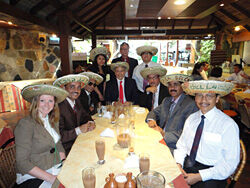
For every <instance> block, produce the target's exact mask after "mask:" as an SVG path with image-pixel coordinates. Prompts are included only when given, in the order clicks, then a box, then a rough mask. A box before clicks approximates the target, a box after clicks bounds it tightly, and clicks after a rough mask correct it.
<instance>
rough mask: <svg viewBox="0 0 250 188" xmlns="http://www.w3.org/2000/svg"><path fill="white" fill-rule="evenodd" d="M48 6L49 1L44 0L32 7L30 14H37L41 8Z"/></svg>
mask: <svg viewBox="0 0 250 188" xmlns="http://www.w3.org/2000/svg"><path fill="white" fill-rule="evenodd" d="M46 6H48V3H47V1H46V0H42V1H40V2H38V3H37V4H36V5H35V6H33V7H32V8H31V9H30V14H32V15H35V14H36V13H37V12H39V11H40V10H42V9H43V8H45V7H46Z"/></svg>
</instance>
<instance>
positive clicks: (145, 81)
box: [142, 64, 148, 91]
mask: <svg viewBox="0 0 250 188" xmlns="http://www.w3.org/2000/svg"><path fill="white" fill-rule="evenodd" d="M147 67H148V65H147V64H146V65H145V68H147ZM147 85H148V80H147V79H145V78H144V79H143V86H142V88H143V91H145V87H146V86H147Z"/></svg>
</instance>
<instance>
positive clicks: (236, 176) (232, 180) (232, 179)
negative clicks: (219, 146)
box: [228, 140, 247, 188]
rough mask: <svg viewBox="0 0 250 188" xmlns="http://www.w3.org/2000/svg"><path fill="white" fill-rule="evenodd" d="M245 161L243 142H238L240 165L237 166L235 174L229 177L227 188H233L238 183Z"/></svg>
mask: <svg viewBox="0 0 250 188" xmlns="http://www.w3.org/2000/svg"><path fill="white" fill-rule="evenodd" d="M246 159H247V153H246V148H245V145H244V143H243V141H242V140H240V164H239V165H238V168H237V169H236V171H235V173H234V174H232V175H231V177H230V183H229V185H228V188H233V187H234V185H235V183H236V182H237V181H238V179H239V177H240V175H241V173H242V171H243V169H244V167H245V165H246Z"/></svg>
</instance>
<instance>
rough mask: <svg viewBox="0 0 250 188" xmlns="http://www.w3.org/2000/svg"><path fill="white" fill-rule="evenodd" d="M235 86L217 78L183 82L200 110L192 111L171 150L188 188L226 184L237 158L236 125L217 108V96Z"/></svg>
mask: <svg viewBox="0 0 250 188" xmlns="http://www.w3.org/2000/svg"><path fill="white" fill-rule="evenodd" d="M233 87H234V85H233V84H232V83H228V82H220V81H205V82H204V81H193V82H189V83H185V84H183V85H182V88H183V90H184V91H185V92H186V93H187V94H189V95H193V96H195V102H196V104H197V106H198V108H199V111H197V112H195V113H193V114H191V115H190V116H189V117H188V118H187V120H186V122H185V125H184V129H183V132H182V134H181V136H180V139H179V140H178V142H177V144H176V147H177V149H176V150H174V158H175V160H176V162H177V164H178V166H179V168H180V170H181V172H182V174H183V175H184V178H185V180H186V182H187V184H189V185H191V188H208V187H226V185H227V178H228V177H229V176H230V175H231V174H232V173H233V172H234V171H235V169H236V168H237V165H238V163H239V161H240V140H239V128H238V125H237V124H236V123H235V122H234V120H233V119H231V118H230V117H229V116H227V115H226V114H225V113H223V112H222V111H221V110H219V109H217V108H216V103H217V102H218V101H219V99H220V96H225V95H227V94H228V93H230V91H231V90H232V88H233Z"/></svg>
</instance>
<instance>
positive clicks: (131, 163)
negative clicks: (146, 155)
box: [124, 154, 139, 168]
mask: <svg viewBox="0 0 250 188" xmlns="http://www.w3.org/2000/svg"><path fill="white" fill-rule="evenodd" d="M124 168H139V157H138V156H137V155H135V154H134V155H129V156H128V157H127V158H126V159H125V164H124Z"/></svg>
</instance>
